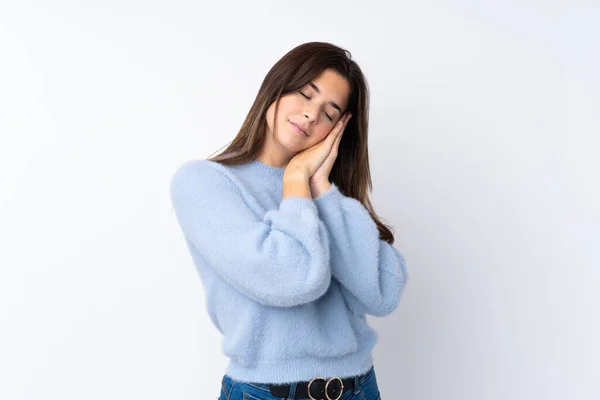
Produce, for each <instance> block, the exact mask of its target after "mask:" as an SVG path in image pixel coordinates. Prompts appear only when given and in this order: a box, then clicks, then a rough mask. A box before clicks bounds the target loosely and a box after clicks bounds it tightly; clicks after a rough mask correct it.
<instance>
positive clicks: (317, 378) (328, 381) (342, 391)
mask: <svg viewBox="0 0 600 400" xmlns="http://www.w3.org/2000/svg"><path fill="white" fill-rule="evenodd" d="M319 379H323V380H324V381H327V383H326V384H325V397H326V398H327V400H339V398H340V397H342V393H344V382H342V380H341V379H340V378H339V377H337V376H334V377H333V378H331V379H329V380H326V379H325V378H323V377H322V376H318V377H316V378H313V379H311V380H310V382H308V397H309V398H310V400H324V399H315V398H314V397H312V394H310V385H312V383H313V382H314V381H315V380H319ZM336 379H337V380H338V381H340V385H341V389H340V394H339V396H338V397H336V398H335V399H332V398H331V397H329V393H327V388H328V387H329V384H330V383H331V381H333V380H336Z"/></svg>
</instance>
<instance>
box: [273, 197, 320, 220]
mask: <svg viewBox="0 0 600 400" xmlns="http://www.w3.org/2000/svg"><path fill="white" fill-rule="evenodd" d="M279 210H280V211H284V212H287V213H290V214H292V215H295V216H296V217H298V218H303V217H304V216H306V215H315V214H317V213H318V210H317V206H316V204H315V203H314V201H313V200H312V199H309V198H306V197H300V196H291V197H286V198H285V199H283V200H282V201H281V203H280V204H279Z"/></svg>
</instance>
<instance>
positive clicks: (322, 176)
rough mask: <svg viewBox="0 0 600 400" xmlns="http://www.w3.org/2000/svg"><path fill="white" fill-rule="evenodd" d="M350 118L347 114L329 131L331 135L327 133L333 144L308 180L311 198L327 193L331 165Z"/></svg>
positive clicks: (329, 185) (350, 115)
mask: <svg viewBox="0 0 600 400" xmlns="http://www.w3.org/2000/svg"><path fill="white" fill-rule="evenodd" d="M350 118H352V114H347V115H345V116H343V117H342V118H340V120H339V121H338V123H337V124H336V125H335V126H334V127H333V129H332V130H331V133H329V135H330V136H331V135H333V136H336V139H335V142H334V143H333V146H332V147H331V151H330V152H329V155H328V156H327V158H326V159H325V161H323V163H322V164H321V165H320V166H319V168H318V169H317V171H315V173H314V174H313V175H312V176H311V177H310V179H309V184H310V189H311V192H312V195H313V198H315V197H318V196H319V195H321V194H322V193H324V192H326V191H328V190H329V188H330V187H331V184H330V182H329V174H331V169H332V168H333V164H334V163H335V160H336V158H337V155H338V149H339V145H340V142H341V140H342V135H343V134H344V130H345V129H346V125H348V121H349V120H350Z"/></svg>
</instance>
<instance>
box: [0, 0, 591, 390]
mask: <svg viewBox="0 0 600 400" xmlns="http://www.w3.org/2000/svg"><path fill="white" fill-rule="evenodd" d="M598 21H600V2H598V1H588V2H584V1H577V0H575V1H567V0H563V1H537V2H533V1H519V2H517V1H509V2H487V1H474V0H473V1H454V2H442V1H433V0H428V1H419V2H417V1H412V2H409V1H400V2H396V1H360V2H359V1H343V2H342V1H336V0H331V1H328V2H317V1H304V2H281V1H253V2H246V1H224V2H192V1H169V2H167V1H162V2H161V1H152V2H147V1H134V0H120V1H114V0H112V1H87V2H79V1H64V0H54V1H51V2H49V1H48V2H44V1H39V0H33V1H16V0H15V1H7V0H2V1H0V60H1V61H0V135H1V141H0V398H1V399H7V400H16V399H27V400H33V399H36V400H37V399H44V400H71V399H72V400H75V399H77V400H79V399H86V400H100V399H102V400H104V399H111V400H117V399H147V400H150V399H157V400H158V399H160V400H162V399H180V400H185V399H215V398H216V397H217V396H218V393H219V390H220V379H221V377H222V374H223V372H224V369H225V366H226V359H225V358H224V357H223V356H222V353H221V349H220V336H219V334H218V332H217V331H216V329H215V328H214V327H213V326H212V325H211V324H210V321H209V318H208V315H207V314H206V310H205V305H204V294H203V291H202V286H201V282H200V280H199V277H198V276H197V274H196V272H195V269H194V267H193V264H192V261H191V258H190V257H189V255H188V253H187V249H186V247H185V244H184V240H183V237H182V236H181V233H180V231H179V227H178V226H177V224H176V221H175V219H174V215H173V212H172V209H171V204H170V199H169V193H168V187H169V182H170V178H171V175H172V173H173V172H174V170H175V169H176V168H177V166H179V165H180V164H181V163H182V162H184V161H186V160H189V159H200V158H206V157H208V156H210V155H211V154H213V153H214V152H215V151H217V150H218V149H220V148H222V147H223V146H224V145H226V144H227V143H228V142H229V141H230V140H232V139H233V137H234V136H235V134H236V133H237V130H238V129H239V127H240V125H241V123H242V121H243V119H244V117H245V115H246V113H247V112H248V110H249V108H250V105H251V104H252V101H253V100H254V97H255V95H256V92H257V91H258V88H259V86H260V83H261V82H262V79H263V78H264V76H265V74H266V73H267V71H268V69H269V68H270V67H271V66H272V65H273V64H274V63H275V62H276V61H277V60H278V59H279V58H280V57H281V56H283V54H285V53H286V52H287V51H289V50H291V49H292V48H293V47H295V46H296V45H298V44H300V43H303V42H308V41H328V42H332V43H334V44H337V45H340V46H342V47H345V48H347V49H349V50H350V51H351V52H352V54H353V57H354V59H355V60H356V61H357V62H358V63H359V64H360V65H361V66H362V68H363V70H364V72H365V74H366V76H367V79H368V80H369V84H370V87H371V94H372V103H371V104H372V108H371V118H370V127H371V130H370V142H369V146H370V155H371V165H372V173H373V183H374V191H373V201H374V205H375V208H376V212H377V213H378V214H379V215H380V216H382V217H383V218H384V219H385V220H386V222H388V223H389V224H391V225H392V226H393V227H394V228H395V234H396V242H395V246H396V247H397V248H398V249H400V250H401V251H402V252H403V253H404V255H405V257H406V260H407V263H408V269H409V273H410V275H411V280H410V282H409V285H408V286H407V288H406V291H405V293H404V296H403V298H402V301H401V304H400V306H399V307H398V309H397V310H396V311H395V312H394V313H393V314H392V315H390V316H389V317H387V318H371V317H369V318H370V321H371V322H372V324H373V326H375V328H376V329H377V330H378V332H379V334H380V339H379V343H378V344H377V346H376V348H375V351H374V357H375V362H376V370H377V373H378V378H379V384H380V389H381V392H382V395H383V399H384V400H394V399H414V400H481V399H486V400H494V399H498V400H500V399H502V400H504V399H511V400H515V399H518V400H521V399H523V400H525V399H528V400H529V399H540V400H542V399H543V400H553V399H556V400H559V399H560V400H563V399H576V400H593V399H598V398H600V344H599V342H598V338H600V321H599V315H600V312H599V311H598V306H599V305H600V290H599V288H600V272H599V271H598V267H599V263H598V255H597V252H598V243H599V239H600V235H599V225H600V212H599V209H598V208H599V207H598V204H600V189H599V186H598V182H599V179H598V171H600V162H599V161H598V159H597V158H596V157H597V153H598V144H599V140H598V134H599V133H600V129H599V128H600V118H599V110H600V78H599V76H598V71H600V45H599V42H600V40H599V38H600V24H599V23H598Z"/></svg>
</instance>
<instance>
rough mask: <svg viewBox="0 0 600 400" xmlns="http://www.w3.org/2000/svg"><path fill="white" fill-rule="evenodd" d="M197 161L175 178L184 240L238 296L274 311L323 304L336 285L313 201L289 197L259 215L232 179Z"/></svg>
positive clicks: (173, 188) (172, 191) (176, 205)
mask: <svg viewBox="0 0 600 400" xmlns="http://www.w3.org/2000/svg"><path fill="white" fill-rule="evenodd" d="M207 162H208V161H206V160H195V161H190V162H187V163H185V164H183V165H182V166H181V167H179V169H178V170H177V171H176V172H175V174H174V175H173V177H172V180H171V185H170V194H171V201H172V204H173V207H174V210H175V215H176V217H177V220H178V222H179V225H180V227H181V229H182V231H183V234H184V236H185V238H186V239H187V240H188V242H189V243H190V244H191V245H192V246H193V248H195V249H196V250H197V251H198V253H200V254H201V256H202V257H203V258H204V259H205V260H206V262H208V264H210V266H211V267H213V268H214V269H215V270H216V271H217V273H219V274H220V275H221V276H222V277H223V278H224V279H225V281H227V282H228V283H229V284H230V285H232V286H233V287H235V288H236V289H237V290H238V291H240V292H242V293H243V294H245V295H247V296H248V297H250V298H252V299H253V300H255V301H257V302H260V303H262V304H265V305H268V306H276V307H292V306H295V305H299V304H303V303H308V302H311V301H314V300H316V299H317V298H319V297H321V296H322V295H323V294H324V293H325V292H326V291H327V289H328V287H329V285H330V281H331V269H330V264H329V256H330V253H329V242H328V237H327V231H326V228H325V226H324V224H323V223H322V222H321V221H320V219H319V215H318V210H317V207H316V205H315V204H314V201H313V200H312V199H308V198H304V197H286V198H285V199H283V200H282V201H281V203H280V205H279V208H278V209H273V210H269V211H267V212H266V213H264V214H263V215H258V214H257V213H256V212H255V211H253V210H252V209H251V208H250V206H249V204H248V202H247V201H251V200H253V199H246V198H245V196H244V194H243V193H242V190H241V189H240V187H239V186H237V185H236V183H235V182H234V181H233V180H232V179H231V178H229V177H228V176H227V174H226V173H224V172H222V171H219V170H218V169H217V168H215V167H213V166H210V165H208V164H207Z"/></svg>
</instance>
